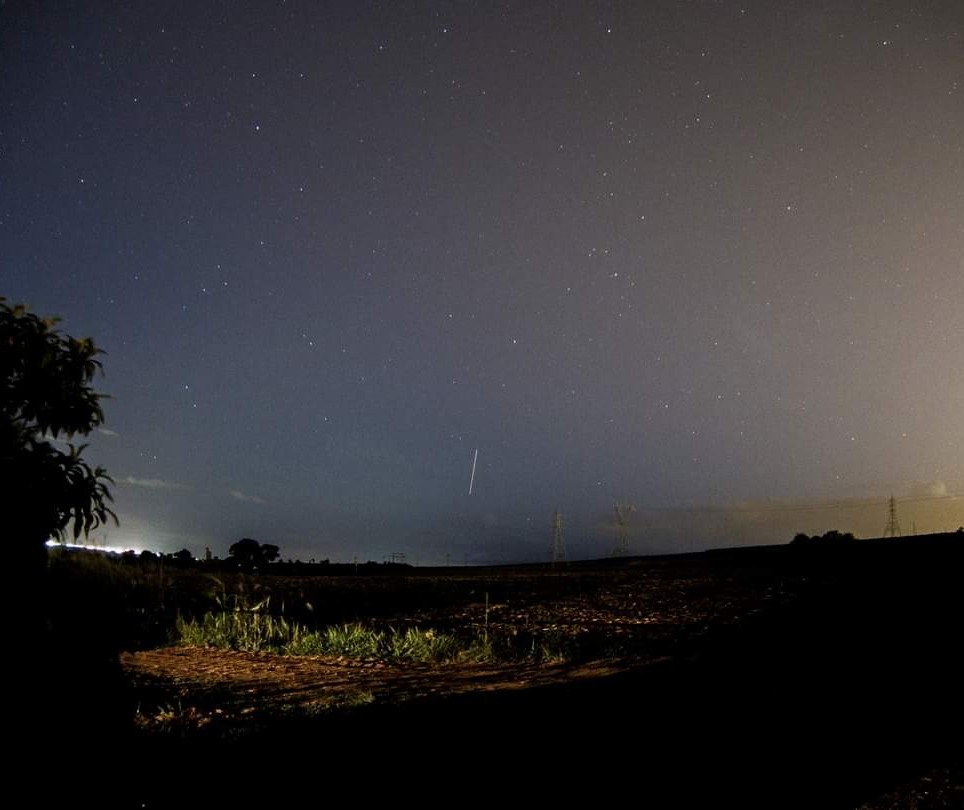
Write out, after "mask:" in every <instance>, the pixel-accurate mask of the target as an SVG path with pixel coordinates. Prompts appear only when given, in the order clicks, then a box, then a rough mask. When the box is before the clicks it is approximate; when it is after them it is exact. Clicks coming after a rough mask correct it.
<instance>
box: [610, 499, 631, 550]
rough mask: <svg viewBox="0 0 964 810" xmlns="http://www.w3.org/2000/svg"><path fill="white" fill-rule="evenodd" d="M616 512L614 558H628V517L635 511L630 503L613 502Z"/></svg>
mask: <svg viewBox="0 0 964 810" xmlns="http://www.w3.org/2000/svg"><path fill="white" fill-rule="evenodd" d="M613 509H614V510H615V511H616V546H615V548H613V556H614V557H628V556H629V516H630V515H631V514H632V513H633V512H635V511H636V507H635V506H633V505H632V504H631V503H620V502H619V501H614V502H613Z"/></svg>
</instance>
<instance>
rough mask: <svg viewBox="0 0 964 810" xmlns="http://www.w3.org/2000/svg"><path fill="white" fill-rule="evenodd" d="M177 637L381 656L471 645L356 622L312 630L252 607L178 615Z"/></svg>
mask: <svg viewBox="0 0 964 810" xmlns="http://www.w3.org/2000/svg"><path fill="white" fill-rule="evenodd" d="M177 636H178V639H179V641H180V643H181V644H183V645H185V646H189V647H216V648H219V649H228V650H243V651H245V652H275V653H281V654H284V655H337V656H343V657H345V658H360V659H378V660H382V661H422V662H438V661H455V660H458V659H460V658H461V657H462V656H463V653H466V652H471V650H472V645H466V644H464V643H463V642H461V641H460V640H459V639H457V638H456V637H455V636H452V635H449V634H447V633H440V632H437V631H435V630H431V629H429V630H422V629H419V628H417V627H409V628H407V629H406V630H396V629H395V628H389V629H388V630H375V629H372V628H370V627H365V626H364V625H361V624H343V625H336V626H334V627H326V628H324V629H322V630H311V629H309V628H306V627H304V626H303V625H301V624H298V623H297V622H289V621H287V620H286V619H284V618H283V617H277V616H272V615H271V614H268V613H259V612H257V611H221V612H219V613H206V614H205V615H204V616H203V617H202V618H201V619H200V620H195V619H183V618H178V620H177Z"/></svg>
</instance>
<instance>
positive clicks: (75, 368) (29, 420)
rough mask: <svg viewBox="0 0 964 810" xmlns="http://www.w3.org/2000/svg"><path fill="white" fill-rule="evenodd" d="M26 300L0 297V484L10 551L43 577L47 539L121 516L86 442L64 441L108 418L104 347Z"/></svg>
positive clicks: (84, 530) (104, 474)
mask: <svg viewBox="0 0 964 810" xmlns="http://www.w3.org/2000/svg"><path fill="white" fill-rule="evenodd" d="M56 323H57V320H56V319H54V318H39V317H37V316H36V315H34V314H33V313H31V312H28V311H27V309H26V307H24V306H22V305H16V306H8V305H7V303H6V299H4V298H0V383H2V385H3V393H2V395H0V492H2V493H3V499H4V502H5V503H6V504H7V505H8V508H6V509H4V510H3V511H4V515H3V519H4V522H5V524H6V530H7V533H8V536H9V537H10V538H11V540H12V543H11V544H10V545H11V548H10V549H9V552H10V553H11V554H14V555H17V556H18V557H20V562H21V563H22V565H23V566H25V567H26V568H27V569H28V570H29V571H30V572H31V573H32V575H33V576H37V577H40V576H42V573H43V567H44V562H45V560H46V542H47V540H48V539H50V538H52V537H54V538H59V539H65V538H66V537H67V536H68V533H69V534H72V535H73V537H74V538H78V537H79V536H80V535H81V534H82V533H83V534H87V533H89V532H90V531H91V530H92V529H95V528H97V527H98V526H100V525H101V524H102V523H105V522H106V521H107V519H108V518H113V519H114V521H115V523H116V521H117V517H116V515H115V514H114V512H113V511H112V510H111V509H110V507H109V506H108V503H109V501H110V500H111V495H110V491H109V490H108V488H107V482H110V481H111V478H110V477H109V476H108V475H107V472H106V471H105V470H104V469H103V468H102V467H97V468H96V469H91V467H90V466H89V465H88V464H87V463H86V462H85V461H84V460H83V458H82V457H81V455H82V453H83V451H84V448H85V445H80V446H74V445H73V444H71V443H69V442H63V444H64V445H66V447H65V449H63V448H61V447H58V446H56V445H57V444H60V443H61V441H60V437H61V436H65V437H67V438H68V439H72V438H73V437H74V436H75V435H77V434H80V435H82V436H86V435H87V434H88V433H90V432H91V431H92V430H94V428H96V427H97V426H98V425H100V424H101V423H102V422H103V421H104V414H103V411H102V410H101V407H100V400H101V398H102V395H101V394H98V393H96V392H95V391H94V390H93V388H92V387H91V382H92V380H93V378H94V375H95V374H96V373H97V372H98V371H101V364H100V361H98V360H97V359H96V358H97V355H98V354H100V351H99V350H98V349H97V348H96V347H95V346H94V343H93V341H92V340H90V339H89V338H80V339H77V338H72V337H70V336H69V335H63V334H61V333H60V332H59V331H57V330H56V329H55V328H54V327H55V325H56Z"/></svg>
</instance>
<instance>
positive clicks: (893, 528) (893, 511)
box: [884, 495, 903, 537]
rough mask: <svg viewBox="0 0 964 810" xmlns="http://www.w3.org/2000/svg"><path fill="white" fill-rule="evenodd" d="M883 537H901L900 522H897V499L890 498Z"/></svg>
mask: <svg viewBox="0 0 964 810" xmlns="http://www.w3.org/2000/svg"><path fill="white" fill-rule="evenodd" d="M884 537H903V535H902V534H901V532H900V522H899V521H898V520H897V499H896V498H895V497H894V496H893V495H891V496H890V507H889V508H888V514H887V526H886V527H885V528H884Z"/></svg>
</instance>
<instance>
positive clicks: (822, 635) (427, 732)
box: [57, 534, 964, 809]
mask: <svg viewBox="0 0 964 810" xmlns="http://www.w3.org/2000/svg"><path fill="white" fill-rule="evenodd" d="M962 561H964V537H962V536H961V535H959V534H958V535H935V536H930V537H920V538H914V539H913V540H911V539H907V540H902V541H893V540H891V541H860V542H858V543H856V544H854V545H848V546H843V547H839V548H826V547H825V548H797V547H790V546H784V547H764V548H754V549H734V550H729V551H719V552H708V553H704V554H696V555H686V556H681V557H668V558H648V559H647V558H641V559H629V560H618V561H599V562H595V563H578V564H570V565H569V566H568V567H565V568H561V569H557V570H548V569H547V568H544V567H543V568H539V567H517V568H503V569H434V570H432V569H408V570H407V571H404V572H396V573H392V574H386V575H384V576H351V575H346V576H339V577H289V576H272V575H266V576H263V577H260V578H250V577H249V578H243V577H239V576H238V575H231V576H220V582H219V583H218V584H217V587H219V588H221V593H222V596H223V594H225V593H234V594H239V593H240V594H242V596H243V597H244V599H250V600H255V599H259V600H261V599H263V598H264V597H266V596H270V602H269V606H270V609H272V610H276V611H282V610H283V611H284V614H285V615H286V616H290V617H293V618H296V619H298V620H299V621H303V622H305V623H306V624H307V623H315V624H318V625H328V624H334V623H340V622H347V621H357V620H360V621H363V622H365V623H366V624H368V625H372V626H383V627H389V626H391V627H394V628H404V627H410V626H418V627H420V628H423V629H425V628H432V629H434V630H436V631H438V632H444V633H451V634H453V635H455V636H460V637H464V638H478V637H479V636H480V635H485V636H486V637H487V638H489V639H490V640H493V641H495V642H496V643H497V646H498V647H499V650H500V654H499V655H498V656H496V657H494V658H493V659H491V660H486V661H454V662H448V663H411V662H398V661H380V660H358V659H350V658H344V657H331V656H321V657H292V656H280V655H268V654H255V653H243V652H234V651H224V650H213V649H197V648H184V647H171V646H168V645H166V644H165V643H164V641H165V638H166V636H165V632H166V630H165V626H166V627H168V628H169V627H170V625H171V617H172V615H174V614H176V613H177V612H180V613H181V614H182V615H184V614H188V615H190V614H195V615H196V614H199V613H200V612H201V611H203V610H207V609H210V600H211V599H212V580H211V579H209V578H207V577H205V576H204V575H203V574H202V573H200V572H198V571H195V570H184V571H178V570H173V569H172V570H161V569H158V570H157V571H155V572H153V573H152V574H150V576H153V577H155V578H156V581H155V582H154V585H153V586H152V585H151V583H150V580H149V577H148V579H147V580H146V581H141V580H140V579H139V577H141V573H137V574H136V575H134V574H129V575H126V576H125V575H124V574H123V572H121V573H120V574H118V573H117V570H115V569H110V570H107V569H106V568H105V569H104V570H101V571H99V573H98V576H99V577H100V579H101V581H102V585H103V581H105V580H106V581H108V584H110V585H111V588H109V589H107V592H109V593H111V594H113V596H112V597H107V596H103V597H102V598H103V599H104V600H105V605H107V607H108V608H109V609H110V610H111V611H112V615H113V616H114V617H115V619H119V621H117V622H115V625H114V626H115V628H116V629H115V631H114V632H115V634H116V635H115V638H114V640H113V641H114V644H115V646H116V647H122V648H124V649H125V652H124V653H123V655H122V656H121V663H122V667H121V668H120V669H119V670H118V669H116V668H115V670H113V675H112V676H111V677H110V678H106V677H103V678H101V679H100V681H99V682H98V683H97V684H92V685H91V690H90V691H91V694H92V697H91V699H90V700H91V702H90V703H89V704H86V705H87V710H86V711H77V712H76V713H74V714H72V713H71V711H70V710H69V709H65V710H64V711H63V713H62V715H60V719H61V720H62V721H63V718H64V717H68V718H70V719H69V721H63V722H69V723H70V724H71V727H70V728H67V729H64V735H65V736H64V737H63V739H64V740H69V741H70V742H69V745H70V746H71V748H72V750H87V751H96V752H98V757H99V758H100V759H101V760H102V761H104V762H110V763H111V764H110V769H109V773H108V772H106V771H105V769H104V768H94V767H92V768H91V770H90V772H89V774H88V777H87V779H86V781H85V782H84V786H85V788H86V789H89V790H91V792H92V793H93V794H94V795H97V796H99V797H102V798H103V800H104V801H105V802H108V803H109V802H116V803H120V804H129V805H130V806H142V805H145V806H159V805H166V804H174V805H177V806H188V805H189V804H191V805H193V804H198V803H202V802H203V803H210V802H211V801H214V806H228V804H240V805H242V806H244V805H247V804H253V803H256V802H255V796H257V795H260V794H262V793H263V794H264V795H265V796H266V797H268V799H269V801H270V803H271V804H272V806H284V807H287V806H294V805H295V804H299V803H302V802H303V801H304V797H309V798H311V797H314V799H313V800H312V802H311V803H320V802H321V801H322V800H328V799H333V798H338V799H339V800H341V799H342V798H344V797H354V798H355V799H356V800H359V801H363V802H364V803H366V804H367V803H368V802H369V801H374V800H376V799H395V800H399V799H402V798H404V797H408V798H410V799H411V800H413V801H417V802H420V803H421V802H427V803H431V804H438V803H444V804H455V805H461V804H471V805H475V804H477V803H479V802H481V801H482V800H483V799H494V800H498V801H500V802H509V801H511V802H513V803H514V802H516V801H527V802H531V801H537V802H539V803H540V804H541V803H542V802H544V801H550V800H552V801H556V800H559V799H563V800H566V799H568V800H569V802H567V804H569V803H577V804H584V803H585V804H588V803H591V804H593V805H603V804H608V803H610V802H613V801H616V800H617V797H625V798H626V799H629V800H636V801H637V802H640V803H643V804H644V805H645V806H650V807H664V806H706V807H711V806H723V805H725V806H768V807H791V806H792V807H828V808H832V807H859V806H862V805H866V806H869V807H873V808H875V809H876V808H883V807H920V808H925V807H955V806H964V780H962V778H961V764H962V759H961V753H962V749H961V739H962V734H961V721H962V720H964V716H962V715H964V711H962V699H961V696H960V695H961V693H962V690H961V687H960V684H961V683H964V666H962V664H961V662H960V660H959V653H960V648H961V638H962V633H961V626H962V618H964V610H962V608H964V598H962V588H961V574H962V568H961V563H962ZM64 571H67V569H64V570H62V571H61V574H64ZM67 573H69V574H70V576H69V577H67V580H65V583H62V585H63V586H64V587H63V588H62V591H63V592H64V593H69V588H67V587H66V582H74V581H75V580H76V579H77V572H76V571H73V570H71V571H68V572H67ZM132 583H134V584H132ZM217 587H216V588H215V590H217ZM98 592H99V593H102V592H104V588H101V590H100V591H98ZM118 594H121V596H118ZM111 599H113V600H114V601H113V602H111ZM118 600H119V601H118ZM66 694H68V695H69V696H70V702H69V705H70V706H73V705H74V703H73V701H75V700H81V701H83V700H85V698H84V697H81V692H80V691H79V690H73V691H69V692H67V693H66ZM118 696H122V699H118ZM101 700H106V701H108V703H109V704H110V705H111V706H114V707H115V708H116V707H117V706H118V705H119V704H123V706H122V708H123V711H121V710H119V709H117V710H116V714H117V715H118V717H121V716H123V717H127V718H128V720H129V719H130V718H131V717H132V718H133V721H132V722H126V723H122V722H120V720H118V722H117V724H116V725H115V726H112V725H111V724H110V723H106V722H104V721H103V720H98V718H99V717H100V715H99V713H98V712H99V710H98V701H101ZM57 705H60V706H61V707H63V706H64V705H65V704H63V703H61V704H57ZM91 724H93V725H91ZM107 728H113V729H115V731H114V732H113V733H112V734H106V729H107ZM99 732H104V733H99ZM185 791H186V794H185ZM185 795H187V796H189V797H190V802H189V803H187V804H186V803H185V801H186V800H185V798H184V797H185Z"/></svg>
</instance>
